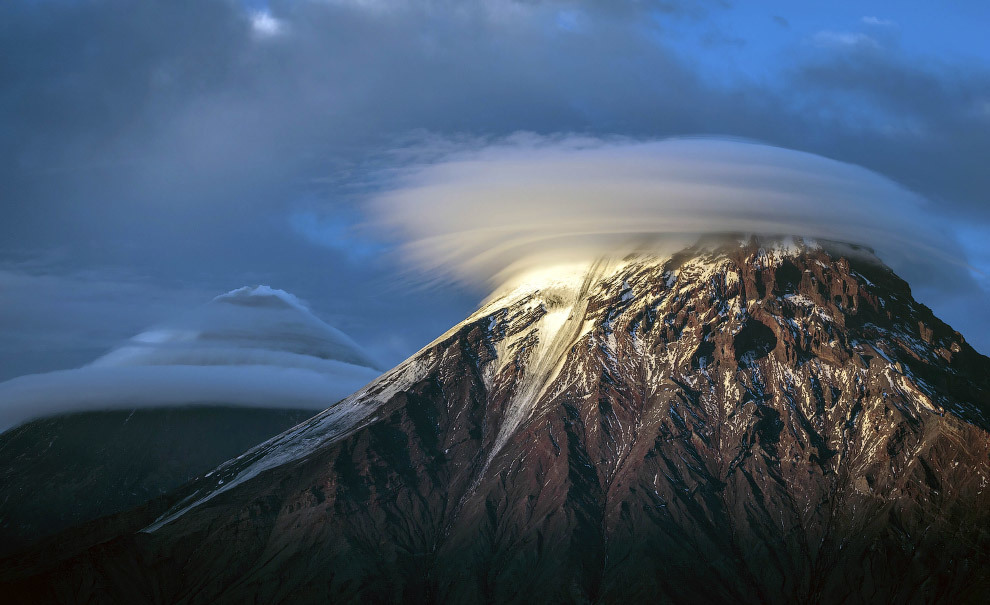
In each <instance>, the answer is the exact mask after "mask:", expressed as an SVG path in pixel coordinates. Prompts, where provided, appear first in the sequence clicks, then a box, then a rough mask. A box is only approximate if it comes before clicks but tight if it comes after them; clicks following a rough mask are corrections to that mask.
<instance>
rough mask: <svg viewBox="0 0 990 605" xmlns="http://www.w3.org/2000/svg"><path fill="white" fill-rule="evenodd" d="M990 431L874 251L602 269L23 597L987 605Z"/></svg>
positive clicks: (477, 327) (946, 332) (716, 257)
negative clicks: (948, 604) (979, 604)
mask: <svg viewBox="0 0 990 605" xmlns="http://www.w3.org/2000/svg"><path fill="white" fill-rule="evenodd" d="M988 428H990V359H987V358H986V357H983V356H981V355H979V354H978V353H976V352H975V351H974V350H973V349H972V348H971V347H970V346H969V345H967V344H966V342H965V340H964V339H963V338H962V336H961V335H959V334H958V333H956V332H955V331H953V330H952V329H951V328H950V327H949V326H947V325H945V324H944V323H942V322H941V321H939V320H938V319H937V318H935V317H934V316H933V315H932V313H931V312H930V311H929V310H928V309H927V308H926V307H924V306H922V305H920V304H918V303H917V302H915V301H914V300H913V298H912V296H911V292H910V289H909V288H908V285H907V284H906V283H904V282H903V281H902V280H900V279H899V278H898V277H897V276H896V275H894V274H893V273H892V272H891V271H890V270H888V269H886V268H885V267H883V266H882V265H881V264H879V263H878V262H877V261H876V260H875V259H873V258H872V257H871V255H870V254H869V253H868V252H866V251H863V250H857V249H853V248H848V247H844V246H838V245H832V244H827V245H818V244H809V243H804V242H801V241H796V242H790V243H787V244H784V243H780V242H777V243H770V242H760V241H756V240H750V241H747V242H745V243H742V244H739V243H732V244H726V245H721V246H706V247H698V248H693V249H689V250H685V251H684V252H682V253H680V254H677V255H674V256H673V257H670V258H657V257H650V256H635V257H629V258H625V259H622V260H612V261H605V260H603V261H599V262H597V263H594V264H591V265H587V266H581V267H571V268H568V269H566V270H564V269H559V270H550V271H548V272H546V273H545V274H543V275H534V276H531V279H529V280H523V281H521V282H520V283H518V284H517V286H516V287H514V288H510V289H507V290H505V291H503V292H501V293H500V294H499V295H498V296H496V297H494V298H493V299H492V300H490V301H489V302H488V303H486V304H485V305H484V306H483V308H481V309H480V310H479V311H478V312H477V313H475V314H474V315H472V316H471V317H470V318H468V319H467V320H465V321H464V322H462V323H461V324H458V325H457V326H455V327H454V328H452V329H451V330H450V331H448V332H447V333H446V334H444V335H442V336H441V337H440V338H438V339H437V340H436V341H434V342H433V343H432V344H430V345H429V346H427V347H426V348H424V349H423V350H422V351H420V352H419V353H417V354H416V355H415V356H413V357H412V358H410V359H409V360H408V361H406V362H405V363H403V364H401V365H400V366H398V367H396V368H395V369H393V370H391V371H390V372H387V373H386V374H385V375H383V376H382V377H381V378H380V379H378V380H377V381H375V382H373V383H371V384H370V385H368V386H367V387H365V388H364V389H362V390H361V391H359V392H357V393H356V394H355V395H353V396H351V397H349V398H347V399H345V400H344V401H342V402H340V403H338V404H336V405H335V406H332V407H331V408H329V409H328V410H326V411H325V412H323V413H321V414H320V415H318V416H316V417H314V418H313V419H311V420H309V421H307V422H306V423H304V424H302V425H300V426H298V427H295V428H293V429H292V430H290V431H288V432H286V433H283V434H282V435H279V436H277V437H275V438H273V439H272V440H270V441H268V442H266V443H263V444H261V445H260V446H258V447H256V448H255V449H253V450H251V451H250V452H247V453H246V454H244V455H242V456H241V457H239V458H237V459H235V460H232V461H230V462H227V463H225V464H224V465H221V466H220V467H219V468H218V469H217V470H216V471H215V472H213V473H211V474H210V475H209V476H208V477H204V478H203V479H201V480H198V481H196V482H193V483H192V484H190V485H189V486H187V487H186V488H184V489H183V490H181V491H180V492H176V493H175V494H173V495H172V502H173V505H172V506H171V508H170V509H169V510H168V511H165V512H163V513H162V514H160V515H159V512H160V511H159V510H151V509H146V510H145V511H144V512H143V513H140V511H139V512H138V513H135V514H134V515H133V516H132V517H130V519H129V520H128V521H127V522H126V523H125V522H123V521H120V522H119V527H118V529H117V530H116V531H111V532H109V534H108V533H107V532H103V533H101V534H100V537H99V538H98V539H97V538H89V542H85V541H82V542H80V541H78V540H77V541H76V542H74V543H73V544H74V546H73V548H71V549H69V548H62V549H59V548H57V547H49V548H47V549H45V550H36V551H33V552H28V553H23V554H21V555H19V556H17V557H13V558H9V559H7V560H5V561H4V562H3V564H2V566H0V583H2V584H3V590H4V591H6V593H7V594H16V595H18V596H21V597H22V598H23V599H24V600H25V601H45V600H55V601H61V602H77V601H93V600H95V601H99V602H129V603H133V602H155V603H179V602H181V603H212V602H257V603H277V602H292V603H299V602H326V601H328V600H331V601H334V602H358V601H361V602H398V601H411V602H445V603H474V602H578V603H582V602H583V603H588V602H595V603H620V602H629V601H632V600H646V599H648V600H650V601H661V602H678V603H695V602H696V603H711V602H737V603H768V602H778V603H785V602H786V603H822V602H824V603H849V602H871V603H872V602H897V603H914V602H919V603H921V602H957V603H958V602H962V603H966V602H973V603H975V602H982V600H983V599H984V598H985V595H986V594H988V591H990V433H988ZM156 515H157V516H158V518H157V519H156V520H154V522H151V523H150V524H148V525H147V526H146V527H144V528H143V530H141V531H133V529H136V527H137V526H136V523H137V522H138V521H139V520H141V519H148V520H150V519H152V518H154V517H155V516H156ZM142 523H143V521H142ZM110 534H116V536H115V537H112V538H108V535H110Z"/></svg>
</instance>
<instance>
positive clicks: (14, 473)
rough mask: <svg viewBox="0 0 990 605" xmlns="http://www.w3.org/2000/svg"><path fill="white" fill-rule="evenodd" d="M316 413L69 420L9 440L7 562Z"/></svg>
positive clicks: (2, 477)
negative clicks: (22, 550) (50, 537)
mask: <svg viewBox="0 0 990 605" xmlns="http://www.w3.org/2000/svg"><path fill="white" fill-rule="evenodd" d="M312 415H313V412H312V411H309V410H263V409H248V408H241V409H238V408H230V407H222V406H216V407H207V406H199V407H186V408H156V409H147V410H115V411H104V412H81V413H77V414H63V415H60V416H54V417H51V418H43V419H40V420H34V421H31V422H28V423H27V424H25V425H22V426H19V427H17V428H15V429H11V430H9V431H7V432H5V433H3V434H2V435H0V485H2V486H3V487H2V490H0V494H2V496H0V554H7V553H11V552H14V551H16V550H18V548H24V547H25V546H27V545H28V544H30V543H31V542H34V541H37V540H38V539H39V538H42V537H44V536H46V535H48V534H51V533H54V532H57V531H59V530H63V529H65V528H67V527H71V526H74V525H78V524H80V523H84V522H86V521H90V520H92V519H96V518H98V517H103V516H106V515H110V514H113V513H119V512H123V511H125V510H128V509H131V508H133V507H135V506H138V505H140V504H143V503H144V502H146V501H148V500H150V499H152V498H157V497H160V496H162V495H163V494H165V493H167V492H169V491H171V490H173V489H175V488H177V487H179V486H180V485H182V484H183V483H186V482H187V481H189V480H191V479H193V478H195V477H196V476H197V475H200V474H202V473H206V472H208V471H209V470H210V469H212V468H213V467H215V466H216V465H217V464H220V463H221V462H223V461H224V460H227V459H228V458H231V457H233V456H236V455H237V454H240V453H241V452H243V451H244V449H245V448H249V447H251V446H252V445H254V444H256V443H258V442H259V441H262V440H264V439H267V438H269V437H271V436H272V435H275V434H277V433H279V432H281V431H284V430H285V429H287V428H289V427H292V426H294V425H296V424H298V423H300V422H302V421H303V420H306V419H307V418H309V417H310V416H312Z"/></svg>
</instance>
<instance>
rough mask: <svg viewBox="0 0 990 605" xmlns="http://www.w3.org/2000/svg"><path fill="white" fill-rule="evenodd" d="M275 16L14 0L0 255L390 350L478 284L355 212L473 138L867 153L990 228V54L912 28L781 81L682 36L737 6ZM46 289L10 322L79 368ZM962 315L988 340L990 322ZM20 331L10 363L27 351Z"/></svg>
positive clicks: (569, 4) (2, 50)
mask: <svg viewBox="0 0 990 605" xmlns="http://www.w3.org/2000/svg"><path fill="white" fill-rule="evenodd" d="M260 6H261V5H259V4H256V3H248V4H241V3H238V2H234V1H232V0H171V1H168V2H166V1H157V2H156V1H149V2H140V3H135V2H125V1H124V0H103V1H99V2H97V1H92V0H89V1H87V0H83V1H79V2H27V1H10V2H4V3H2V4H0V81H2V82H3V87H2V88H0V141H2V143H0V259H7V260H10V259H12V258H14V255H15V253H16V254H17V255H19V256H18V258H20V257H22V256H24V255H27V256H31V255H46V254H49V253H50V252H51V251H53V250H55V251H59V252H60V253H61V254H62V255H63V257H64V259H65V260H64V261H60V262H58V263H41V264H40V265H39V266H38V267H34V268H33V269H32V270H31V271H32V272H31V275H32V276H34V277H36V278H37V277H39V276H41V277H45V278H46V279H66V280H68V281H69V282H70V283H72V284H75V286H74V287H78V290H73V291H77V292H80V293H81V292H85V282H80V281H78V280H77V277H78V275H80V274H81V273H83V272H87V271H88V272H90V274H92V273H93V272H96V273H99V274H100V275H106V274H113V273H114V272H116V271H119V270H121V269H126V270H127V271H129V272H131V273H133V274H135V275H137V276H139V279H140V280H141V282H140V283H142V284H145V285H147V288H130V287H129V286H127V285H126V284H128V283H130V281H129V280H124V283H119V284H118V287H119V289H118V290H114V291H113V292H111V290H112V286H110V285H107V284H109V283H117V282H115V281H114V280H109V281H107V280H102V281H101V280H100V279H94V281H95V282H99V283H102V284H104V285H102V286H99V287H95V288H94V290H93V291H92V292H91V293H90V294H92V295H93V296H96V294H94V293H95V292H103V294H102V296H104V297H105V298H106V299H107V300H110V299H112V298H113V297H114V296H116V298H113V299H114V300H118V299H128V298H129V300H132V301H133V304H134V305H136V306H140V305H142V304H145V302H146V301H150V300H155V297H156V296H158V293H159V292H160V291H162V290H164V291H181V292H195V293H197V296H199V295H200V294H202V296H204V297H206V296H212V295H214V294H217V293H220V292H223V291H226V290H230V289H233V288H236V287H238V286H241V285H244V284H246V283H271V284H272V285H274V286H276V287H281V288H284V289H286V290H289V291H292V292H294V293H296V294H298V295H300V296H303V297H304V298H306V299H308V300H310V301H312V302H313V306H314V311H316V312H317V313H318V314H319V315H321V316H322V317H324V318H325V319H327V320H328V321H330V322H331V323H334V324H335V325H337V326H339V327H340V328H342V329H344V330H345V331H347V332H349V333H351V334H352V335H354V336H355V337H356V338H357V339H358V340H359V341H360V342H361V343H362V344H364V345H365V346H366V347H367V348H369V349H370V350H371V351H372V353H374V354H376V355H378V356H379V357H380V358H381V359H382V360H383V361H385V362H390V361H391V362H394V361H398V359H399V358H400V357H401V356H403V355H405V354H408V353H410V352H412V350H414V349H415V348H416V346H418V345H419V344H422V343H424V342H426V341H428V340H430V339H431V338H432V337H433V336H435V335H436V334H438V333H440V332H442V331H443V330H444V329H445V328H446V327H447V326H448V325H449V324H450V323H452V322H454V321H457V320H459V319H461V316H462V315H463V314H465V313H466V312H468V311H469V310H470V307H471V305H472V304H473V301H474V300H475V296H477V294H476V293H472V292H465V291H463V290H449V289H447V290H429V291H414V292H411V293H410V292H408V291H407V290H406V288H405V285H404V284H402V283H401V282H396V281H395V279H394V276H395V269H394V267H393V266H392V265H390V261H389V259H388V255H387V254H379V253H378V252H379V251H380V250H381V251H385V250H387V249H389V247H390V246H392V245H393V244H394V242H382V241H377V240H374V239H368V238H366V237H365V235H364V234H363V233H362V232H361V231H359V230H356V229H354V228H353V225H352V223H359V222H360V221H361V217H360V208H361V206H360V202H361V200H362V199H364V198H365V197H367V196H368V195H369V194H372V193H374V192H375V191H376V190H377V189H379V188H380V187H382V182H381V181H382V180H385V181H387V180H388V178H387V175H389V174H390V171H392V170H393V169H394V168H395V167H396V166H397V165H398V166H400V167H401V166H402V165H403V164H405V163H408V162H409V161H410V157H415V159H416V160H417V161H420V160H422V158H423V157H424V156H429V155H430V154H434V155H437V156H439V155H442V154H443V149H444V148H445V147H450V146H451V143H450V141H451V140H453V141H455V144H454V146H456V141H457V140H459V137H467V138H471V139H479V140H487V139H492V138H498V137H503V136H505V135H508V134H511V133H513V132H517V131H531V132H535V133H540V134H553V133H558V132H565V133H583V134H589V135H615V134H618V135H626V136H632V137H643V138H645V137H664V136H671V135H684V134H719V135H731V136H742V137H750V138H753V139H757V140H760V141H765V142H768V143H771V144H776V145H782V146H785V147H789V148H793V149H798V150H802V151H810V152H814V153H818V154H822V155H825V156H827V157H830V158H833V159H837V160H841V161H846V162H852V163H856V164H860V165H863V166H865V167H867V168H869V169H872V170H875V171H877V172H879V173H881V174H883V175H885V176H887V177H890V178H893V179H894V180H896V181H898V182H900V183H903V184H905V185H906V186H908V187H909V188H911V189H913V190H915V191H918V192H920V193H922V194H924V195H925V196H926V197H928V198H929V199H931V200H933V202H934V203H936V204H939V206H940V208H941V209H942V211H943V212H944V213H946V214H947V215H950V216H952V217H955V220H957V221H960V222H962V221H965V222H966V223H967V225H968V227H970V228H975V229H977V230H978V229H980V228H982V227H983V226H985V225H986V222H987V221H988V220H990V211H988V209H987V207H986V206H987V205H986V204H985V201H984V200H985V197H984V193H983V192H985V191H987V190H988V187H987V186H988V185H990V182H988V180H990V176H988V174H987V173H986V171H985V169H984V168H983V165H982V160H983V158H986V157H990V156H988V152H990V77H988V74H987V72H986V70H985V68H984V67H983V66H980V65H975V64H966V65H959V64H953V65H945V64H939V63H936V62H933V61H928V60H918V59H917V58H916V57H908V56H907V55H906V54H905V53H904V52H902V51H901V49H900V47H899V46H898V44H899V42H898V38H897V36H898V35H900V34H899V33H897V31H896V28H879V27H870V29H869V30H868V34H869V36H871V39H875V40H877V44H876V45H868V47H867V46H862V45H846V46H842V45H839V46H836V45H831V46H827V47H825V46H820V45H815V44H813V43H811V44H803V45H798V48H796V49H794V48H788V49H786V51H787V52H786V53H782V54H783V55H785V56H787V57H790V58H788V59H781V65H780V66H776V67H775V69H774V75H773V77H771V78H764V79H761V80H759V81H750V80H748V79H746V78H745V77H742V76H740V77H738V78H734V79H732V80H731V81H729V82H719V83H717V84H715V83H712V81H711V79H710V78H708V76H707V74H706V72H705V69H706V68H705V65H704V63H703V62H702V61H701V60H700V59H697V58H695V57H692V56H690V55H689V54H686V53H685V52H684V51H683V50H682V49H681V48H680V47H679V46H678V44H679V42H678V41H679V40H683V39H684V37H685V36H687V35H689V34H688V33H685V32H690V31H693V30H697V31H698V32H699V36H707V37H708V38H710V39H734V38H732V37H731V36H730V35H729V34H730V32H721V31H718V30H717V29H716V28H713V27H712V26H710V25H709V24H707V22H706V17H707V16H710V15H712V14H716V13H718V12H719V11H722V10H723V8H724V5H723V4H722V3H720V2H710V3H696V2H671V1H668V2H665V1H655V2H646V1H641V2H633V1H631V2H605V1H599V0H570V1H568V0H547V1H525V2H524V1H512V0H491V1H488V2H477V3H465V2H452V1H451V2H447V1H441V0H436V1H423V2H399V1H394V0H367V1H364V2H357V1H356V0H354V1H347V0H333V1H331V0H325V1H306V0H302V1H295V2H290V1H288V0H285V1H271V2H269V3H268V5H267V6H268V8H267V9H262V8H260ZM777 29H778V30H779V31H784V30H782V29H780V28H777ZM887 30H890V31H887ZM787 31H791V30H790V29H788V30H787ZM864 35H866V34H864ZM699 39H700V38H699ZM840 39H841V38H840ZM701 42H702V43H704V40H701ZM383 175H385V176H384V177H383ZM971 239H972V238H971ZM341 241H344V242H345V243H346V245H340V244H339V242H341ZM19 270H20V269H19ZM908 277H909V278H911V279H912V281H913V283H916V284H918V285H919V287H920V288H922V289H924V288H929V290H931V291H932V292H934V293H936V294H938V295H940V296H943V298H944V299H945V301H949V300H951V301H953V304H954V305H957V306H958V304H960V303H959V301H975V302H973V304H974V305H975V304H978V303H980V302H981V301H983V300H984V299H982V298H979V299H977V298H974V297H973V296H972V295H971V292H972V291H974V290H978V289H977V288H976V287H975V286H974V284H973V279H972V277H971V276H970V275H968V274H967V273H966V271H964V270H957V271H954V272H952V274H951V275H950V276H949V277H946V276H932V275H917V276H908ZM11 291H13V289H12V287H7V290H6V291H5V293H4V294H5V296H6V295H7V292H11ZM27 292H36V296H37V297H42V296H45V295H44V294H43V293H42V291H41V290H39V289H34V290H31V289H27V290H23V291H22V292H21V293H20V294H18V297H19V298H18V300H21V301H22V306H21V307H20V308H22V309H23V311H19V312H18V313H20V314H18V315H16V317H17V319H16V321H15V320H13V319H8V324H14V323H16V325H18V326H22V329H21V330H20V332H19V333H20V334H21V336H18V337H17V338H18V339H28V338H30V335H31V333H32V331H31V329H28V328H26V327H23V326H37V327H36V329H35V331H34V332H35V333H37V334H38V335H39V338H40V337H42V335H44V337H45V338H51V339H52V341H51V343H52V344H51V346H50V347H49V348H48V350H49V351H50V352H51V353H50V355H48V356H47V357H45V355H44V354H43V353H40V352H39V353H38V355H37V359H38V361H37V365H35V366H34V367H35V368H37V369H49V368H54V367H65V366H67V365H75V364H76V363H78V362H77V361H75V359H76V357H78V356H79V353H76V354H75V357H71V359H70V357H68V356H62V357H60V355H61V353H58V352H56V351H60V350H62V349H60V345H59V344H58V334H59V333H60V331H62V330H61V329H54V328H45V326H46V325H52V324H51V322H50V321H49V319H50V318H52V317H53V316H57V315H58V313H59V312H58V311H57V309H58V308H62V307H61V306H59V305H56V304H54V303H49V302H45V303H44V304H39V305H35V307H36V310H35V311H33V312H32V305H31V304H30V302H28V301H29V299H30V296H29V294H27ZM964 294H966V296H963V295H964ZM79 296H82V294H79ZM967 296H968V297H967ZM191 297H192V296H191V295H190V296H189V297H188V298H191ZM932 297H933V298H931V299H930V300H932V301H935V294H933V295H932ZM75 300H77V298H73V299H72V300H70V301H67V302H65V303H64V305H69V306H70V307H71V306H73V305H75V304H76V303H75V302H73V301H75ZM199 300H203V298H200V299H199ZM197 302H198V301H197ZM19 304H21V303H19ZM175 304H176V305H179V304H180V302H179V301H176V303H175ZM181 304H182V305H183V306H184V305H185V304H186V298H183V300H182V301H181ZM932 304H934V302H932ZM946 304H948V303H946ZM64 305H63V306H64ZM106 308H107V309H114V308H117V307H114V305H113V304H110V303H108V306H107V307H106ZM946 308H947V309H948V308H949V307H948V306H946ZM953 308H955V307H953ZM936 311H937V312H938V311H939V309H938V308H936ZM950 311H951V314H954V316H950V317H948V319H949V320H950V321H951V322H952V323H953V324H954V325H956V326H957V327H959V328H960V329H962V330H963V331H964V333H966V334H968V335H970V337H971V338H972V339H973V340H980V339H981V338H982V342H983V343H985V346H984V349H990V330H988V326H987V325H986V324H985V323H982V324H981V323H980V322H981V321H984V322H985V321H986V320H981V319H978V317H977V316H976V315H972V316H970V314H966V313H962V312H957V311H952V310H951V309H950ZM115 314H117V313H115V312H114V311H109V310H108V311H107V315H108V316H109V315H115ZM120 315H123V316H125V317H130V318H131V319H128V320H127V321H124V322H122V323H124V324H126V325H127V326H128V328H127V329H128V330H131V331H130V332H128V333H127V334H123V333H122V334H121V335H120V337H125V336H127V335H129V334H130V333H133V332H134V331H137V330H139V329H141V328H143V327H144V325H145V322H144V321H143V316H142V317H138V316H130V315H127V314H126V313H120ZM69 316H71V314H69ZM7 317H8V318H10V317H14V315H11V314H8V315H7ZM101 317H104V316H103V315H100V314H95V315H92V316H90V315H84V316H80V317H79V321H80V322H82V323H86V324H87V325H89V326H97V325H102V324H101V322H103V321H105V320H104V319H101ZM106 320H107V321H108V320H109V318H106ZM120 324H121V322H118V324H117V325H120ZM55 325H56V326H59V325H64V323H63V324H55ZM88 329H98V328H95V327H91V328H88ZM46 330H47V331H46ZM118 330H119V331H121V332H122V331H123V328H118ZM981 334H982V335H984V336H981ZM4 338H5V342H6V343H8V345H7V346H6V347H0V349H2V350H3V351H6V352H0V355H3V356H4V357H5V359H0V364H4V365H5V366H6V367H8V368H9V367H14V366H13V365H12V364H13V362H12V361H7V360H8V359H12V357H11V356H12V355H14V353H12V352H11V351H14V350H15V349H16V347H14V346H13V345H10V343H12V342H14V339H13V337H9V336H5V337H4ZM18 342H20V340H19V341H18ZM101 342H102V341H101ZM63 348H64V347H63ZM43 358H44V359H43ZM46 364H47V365H46ZM29 365H31V364H28V365H24V364H23V363H22V364H21V365H18V366H16V367H18V368H22V369H24V370H23V371H28V370H27V369H26V368H27V367H28V366H29Z"/></svg>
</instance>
